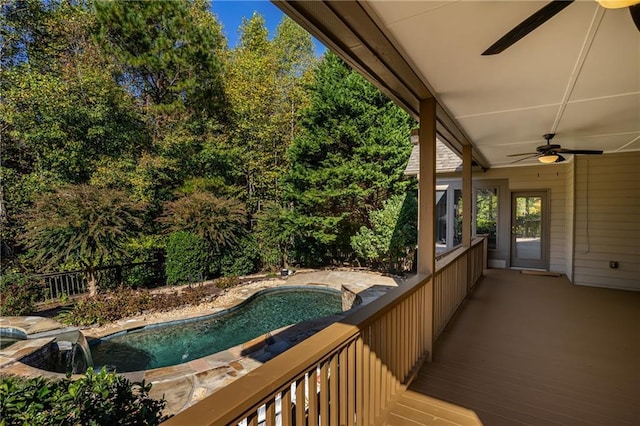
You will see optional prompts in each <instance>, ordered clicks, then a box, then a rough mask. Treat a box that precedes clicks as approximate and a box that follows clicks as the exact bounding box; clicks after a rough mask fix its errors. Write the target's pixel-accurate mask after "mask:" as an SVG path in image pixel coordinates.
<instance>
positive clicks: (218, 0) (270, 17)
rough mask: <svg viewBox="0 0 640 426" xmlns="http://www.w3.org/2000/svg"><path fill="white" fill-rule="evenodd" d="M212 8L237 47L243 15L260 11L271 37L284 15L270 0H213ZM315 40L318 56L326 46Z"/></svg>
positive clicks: (232, 45) (229, 40) (228, 39)
mask: <svg viewBox="0 0 640 426" xmlns="http://www.w3.org/2000/svg"><path fill="white" fill-rule="evenodd" d="M211 10H212V11H213V13H214V14H215V15H216V16H217V17H218V19H219V21H220V22H221V23H222V26H223V31H224V35H225V36H226V37H227V41H228V42H229V47H231V48H233V47H235V46H236V43H237V41H238V29H239V28H240V24H242V18H243V17H245V18H247V19H248V18H251V15H253V12H254V11H257V12H258V13H260V14H261V15H262V16H264V19H265V22H266V24H267V29H268V30H269V38H273V36H274V35H275V33H276V27H277V26H278V24H279V23H280V20H281V19H282V16H283V13H282V12H281V11H280V9H278V8H277V7H276V6H275V5H274V4H273V3H271V2H270V1H268V0H262V1H255V0H213V1H212V6H211ZM313 42H314V44H315V52H316V56H320V55H322V54H323V53H324V51H325V50H326V48H325V47H324V46H323V45H322V43H320V42H319V41H318V40H316V39H313Z"/></svg>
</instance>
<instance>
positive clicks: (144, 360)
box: [91, 287, 342, 372]
mask: <svg viewBox="0 0 640 426" xmlns="http://www.w3.org/2000/svg"><path fill="white" fill-rule="evenodd" d="M341 311H342V296H341V293H340V292H339V291H337V290H332V289H318V288H314V289H308V288H299V287H298V288H289V289H274V290H265V291H263V292H260V293H258V294H257V295H255V296H254V297H253V298H251V299H250V300H249V301H248V302H246V303H244V304H243V305H241V306H240V307H238V308H237V309H233V310H232V311H231V312H229V313H224V314H223V315H220V314H217V315H210V316H207V317H204V318H200V319H197V320H191V321H186V322H181V323H171V324H167V325H159V326H149V327H145V328H144V329H141V330H137V331H133V332H129V333H125V334H120V335H115V336H114V337H110V338H103V339H102V340H101V341H100V343H99V344H97V345H95V346H92V348H91V354H92V357H93V363H94V365H95V366H96V368H100V367H101V366H103V365H106V366H109V367H111V368H113V367H115V369H116V371H118V372H128V371H139V370H149V369H152V368H160V367H167V366H170V365H176V364H182V363H184V362H188V361H191V360H194V359H198V358H202V357H204V356H207V355H210V354H213V353H216V352H220V351H224V350H225V349H229V348H231V347H233V346H236V345H239V344H241V343H245V342H247V341H249V340H251V339H254V338H256V337H258V336H261V335H263V334H265V333H268V332H269V331H273V330H276V329H278V328H281V327H284V326H287V325H291V324H296V323H299V322H302V321H307V320H310V319H314V318H321V317H324V316H328V315H332V314H335V313H339V312H341Z"/></svg>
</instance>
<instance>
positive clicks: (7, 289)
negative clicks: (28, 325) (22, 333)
mask: <svg viewBox="0 0 640 426" xmlns="http://www.w3.org/2000/svg"><path fill="white" fill-rule="evenodd" d="M43 289H44V286H43V284H42V282H40V281H38V280H36V279H34V278H33V277H30V276H28V275H25V274H18V273H10V274H6V275H4V274H3V275H2V276H0V315H1V316H20V315H27V314H30V313H32V312H33V311H34V310H35V303H36V302H37V301H38V300H39V299H40V298H41V296H42V291H43Z"/></svg>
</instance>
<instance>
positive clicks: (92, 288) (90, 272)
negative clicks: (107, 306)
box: [87, 266, 98, 297]
mask: <svg viewBox="0 0 640 426" xmlns="http://www.w3.org/2000/svg"><path fill="white" fill-rule="evenodd" d="M87 284H88V285H89V296H91V297H93V296H95V295H97V294H98V282H97V280H96V271H95V270H94V269H93V266H90V267H89V268H88V269H87Z"/></svg>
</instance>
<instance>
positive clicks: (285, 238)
mask: <svg viewBox="0 0 640 426" xmlns="http://www.w3.org/2000/svg"><path fill="white" fill-rule="evenodd" d="M5 3H6V4H4V3H3V4H2V5H1V6H0V8H1V10H2V14H1V15H0V37H2V40H3V55H2V57H0V63H1V65H2V67H1V68H0V91H1V93H2V102H1V103H0V151H1V152H2V156H3V159H2V164H1V165H0V178H1V179H2V186H1V188H0V237H1V242H2V246H1V247H0V249H2V255H3V256H2V262H3V264H6V263H7V260H9V261H12V262H13V263H14V264H19V263H22V264H23V265H24V266H26V268H27V269H36V268H52V269H55V270H58V269H60V268H61V265H64V267H72V266H78V267H82V268H83V269H85V270H86V271H87V274H88V275H89V276H90V277H89V278H90V282H91V288H92V291H93V292H95V291H96V290H97V288H96V280H95V268H97V267H98V266H100V265H103V264H104V263H105V262H107V261H108V262H109V263H113V262H114V261H115V260H117V259H118V258H123V257H124V258H126V259H127V261H128V262H146V261H150V260H155V259H157V258H158V257H161V256H159V255H160V254H161V253H162V252H163V251H164V250H165V247H164V243H163V242H162V243H157V242H158V241H159V240H158V237H157V236H158V235H160V234H162V232H163V231H168V232H171V233H175V232H177V231H188V232H190V233H193V234H195V235H198V236H199V238H200V240H204V242H205V243H206V244H205V246H206V247H204V248H202V247H201V243H200V242H198V243H197V244H196V246H197V249H196V250H195V252H194V253H195V256H196V258H195V259H194V260H188V259H187V258H186V257H184V256H183V257H180V255H178V254H177V251H176V250H174V248H175V247H173V248H170V250H173V251H172V253H171V255H169V254H167V256H168V257H169V258H171V260H170V262H172V263H171V264H170V265H169V264H168V265H167V266H168V269H167V271H172V272H171V275H172V279H173V280H174V281H175V282H184V281H188V280H189V278H188V276H189V275H191V277H195V276H198V275H199V274H207V273H211V272H215V273H216V274H217V273H221V274H239V273H245V272H252V271H254V270H255V269H267V270H274V269H276V270H277V269H278V268H279V267H287V266H288V265H289V264H291V263H293V264H297V263H302V264H308V265H318V264H326V263H327V262H330V261H334V260H335V261H341V260H344V259H346V258H353V253H352V249H351V245H350V238H351V236H353V235H355V234H356V233H357V232H358V230H359V229H360V228H361V227H362V226H367V227H370V226H371V223H369V213H370V212H371V211H374V210H378V209H380V208H381V207H382V203H383V202H384V201H385V200H386V199H388V198H389V197H391V196H393V195H394V194H399V193H402V192H403V191H404V189H405V187H406V183H404V182H403V181H402V179H401V171H402V168H403V166H404V162H405V161H406V158H408V155H409V151H410V148H411V147H410V144H409V141H408V134H409V128H411V127H413V125H412V123H411V120H410V119H409V117H408V116H407V115H406V114H405V113H403V112H402V111H401V110H399V109H398V108H397V107H395V106H393V104H392V103H391V102H390V101H389V100H388V99H386V97H385V96H383V95H382V94H381V93H380V92H378V91H377V90H376V89H375V88H373V87H372V86H371V85H370V84H368V83H367V82H366V81H365V80H364V79H363V78H362V77H361V76H359V75H358V74H356V73H355V72H353V71H351V70H350V69H349V68H347V66H346V65H345V64H344V63H343V62H342V61H340V60H339V59H338V58H337V57H336V56H335V55H333V54H331V53H329V54H327V55H326V56H325V57H324V58H323V59H322V60H321V62H320V63H319V64H316V62H317V59H316V58H315V57H314V53H313V43H312V40H311V36H310V35H309V34H307V33H306V32H305V31H304V30H302V28H300V27H299V26H298V25H297V24H296V23H295V22H294V21H292V20H291V19H289V18H287V17H284V18H283V20H282V21H281V22H280V24H279V25H278V27H277V29H276V33H275V35H273V37H270V35H269V34H268V31H267V29H266V26H265V21H264V19H263V18H262V17H261V16H259V15H258V14H254V15H253V16H252V17H251V18H250V19H248V20H245V21H243V24H242V26H241V27H240V29H239V32H240V43H239V45H238V46H237V47H235V48H233V49H229V48H228V47H227V46H226V41H225V39H224V36H223V34H222V28H221V25H220V24H219V23H218V22H217V20H216V17H215V16H214V14H213V13H211V10H210V4H209V2H208V1H206V0H192V1H177V2H175V1H174V2H149V1H147V2H131V1H126V0H115V1H105V0H98V1H96V2H85V1H78V2H76V1H53V2H48V1H44V2H43V1H38V0H13V1H11V2H8V3H7V2H5ZM316 65H317V66H316ZM58 188H63V189H58ZM70 188H76V189H73V190H72V189H70ZM80 188H90V189H86V192H91V193H94V194H100V195H96V197H97V198H99V199H100V201H95V200H93V201H92V202H91V203H89V204H91V205H92V206H93V207H91V208H89V207H88V206H89V204H87V205H83V204H82V203H78V204H77V205H73V202H71V201H69V200H68V199H67V198H64V197H62V198H61V200H60V201H56V200H55V199H54V198H55V197H56V195H52V194H62V193H65V192H74V191H75V192H81V190H80ZM110 194H112V195H110ZM109 197H111V198H112V199H113V202H111V204H110V205H109V203H107V201H106V200H108V199H110V198H109ZM59 198H60V197H59ZM87 200H88V198H87ZM48 203H51V207H52V209H51V211H47V209H46V208H45V205H47V204H48ZM138 203H144V204H145V206H146V208H145V210H144V211H141V210H140V209H139V208H138V207H137V206H140V205H139V204H138ZM125 204H126V205H127V206H129V207H131V208H128V207H127V208H124V207H123V210H121V211H120V212H122V214H120V213H117V214H116V213H115V212H116V210H117V207H118V206H124V205H125ZM63 205H65V206H66V207H64V208H63V207H60V206H63ZM134 205H135V206H136V207H134ZM65 209H66V210H65ZM83 211H84V212H89V211H93V212H94V213H93V214H92V215H89V216H90V217H92V218H100V219H101V220H102V219H109V218H115V217H117V218H119V219H120V218H122V219H123V220H122V221H121V222H122V223H121V224H122V227H120V225H118V224H116V223H115V222H113V221H111V219H109V223H102V222H101V224H96V226H98V227H102V228H100V230H97V228H91V226H88V224H89V222H88V220H89V216H86V215H84V213H82V214H81V213H80V212H83ZM23 212H28V214H27V215H22V213H23ZM57 212H60V214H58V213H57ZM67 213H69V214H67ZM56 215H57V216H56ZM65 216H67V217H68V218H69V220H71V219H72V220H74V221H76V219H77V218H79V217H82V220H86V221H87V222H86V223H87V226H82V227H81V226H78V227H77V229H76V228H74V227H72V226H71V225H69V224H63V223H62V222H63V219H62V218H63V217H65ZM85 216H86V217H85ZM69 220H68V221H69ZM124 222H126V223H124ZM45 223H46V224H47V225H46V226H45ZM48 224H51V226H49V225H48ZM36 225H37V226H36ZM54 225H55V226H54ZM163 226H164V227H165V228H164V229H162V227H163ZM54 228H55V229H54ZM83 229H84V230H86V229H90V230H91V231H87V232H89V233H90V234H91V235H92V236H94V237H92V238H94V240H95V241H92V240H90V239H89V235H88V233H87V232H84V231H83ZM109 229H111V230H115V229H119V231H118V232H119V233H118V234H117V235H116V233H114V232H111V231H109ZM135 231H140V233H138V232H135ZM22 235H25V237H24V238H21V237H20V236H22ZM132 237H133V238H137V237H139V238H140V239H139V240H137V242H134V243H131V241H132V240H131V238H132ZM145 238H147V240H145ZM152 239H155V241H156V243H157V244H156V243H153V244H151V243H149V242H148V241H150V240H152ZM82 241H84V243H82ZM144 241H147V242H144ZM167 241H168V240H167ZM20 243H23V244H22V245H20ZM135 244H138V246H135ZM107 246H109V247H107ZM97 247H103V248H105V250H102V249H97ZM185 248H186V249H188V250H190V249H191V248H189V247H186V246H185ZM168 249H169V248H168ZM177 259H178V260H177ZM212 261H214V262H213V263H212ZM176 262H184V263H185V265H186V266H185V267H184V268H182V267H180V266H179V265H178V263H176ZM189 262H191V264H190V263H189ZM179 270H180V271H182V272H179ZM185 271H186V272H185ZM108 274H109V273H107V272H105V273H104V274H103V278H104V280H105V281H104V282H106V281H107V278H109V277H108V276H107V275H108ZM185 274H186V276H185ZM112 275H114V276H112V277H110V278H109V279H111V282H112V283H114V285H115V283H117V285H119V284H120V281H121V280H120V276H119V275H118V274H112ZM92 277H93V278H92ZM159 278H160V277H158V276H157V275H155V274H152V273H150V271H149V270H148V269H145V268H144V267H139V268H136V269H134V270H131V271H129V272H126V271H124V270H123V274H122V279H123V280H124V283H125V284H126V285H128V286H132V287H137V286H147V285H155V284H156V283H157V282H158V281H159ZM160 281H161V280H160Z"/></svg>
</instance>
